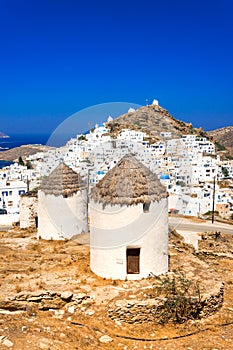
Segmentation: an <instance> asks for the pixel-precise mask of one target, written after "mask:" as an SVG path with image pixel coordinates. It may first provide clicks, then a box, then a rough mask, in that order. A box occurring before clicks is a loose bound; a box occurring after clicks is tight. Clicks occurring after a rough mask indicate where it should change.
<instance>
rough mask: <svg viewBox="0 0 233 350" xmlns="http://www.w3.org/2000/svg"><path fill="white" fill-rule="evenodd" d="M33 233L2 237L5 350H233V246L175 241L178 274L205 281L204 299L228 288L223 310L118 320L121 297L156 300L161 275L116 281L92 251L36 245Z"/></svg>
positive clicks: (0, 327)
mask: <svg viewBox="0 0 233 350" xmlns="http://www.w3.org/2000/svg"><path fill="white" fill-rule="evenodd" d="M35 234H36V233H35V232H34V231H33V230H20V229H18V228H14V229H12V230H10V231H8V232H1V233H0V284H1V295H0V349H13V350H14V349H18V350H21V349H22V350H26V349H30V350H38V349H47V350H48V349H50V350H57V349H59V350H71V349H72V350H73V349H84V350H85V349H109V348H111V349H113V350H115V349H124V350H128V349H139V350H141V349H164V350H165V349H169V350H170V349H171V350H173V349H186V350H191V349H193V350H195V349H203V350H204V349H205V350H210V349H212V350H214V349H218V350H220V349H222V350H223V349H224V350H225V349H232V347H233V269H232V267H233V244H232V243H233V241H232V236H230V235H226V236H223V235H220V236H219V235H217V236H216V235H215V233H212V234H204V235H203V237H202V240H201V241H200V249H199V252H198V254H197V253H195V251H194V249H193V248H192V247H191V246H188V245H186V244H185V243H184V242H183V240H182V238H181V237H180V236H179V235H178V234H175V233H174V234H171V236H170V269H171V270H174V269H175V270H180V271H183V272H185V273H186V275H187V276H188V277H189V278H191V279H192V280H196V281H198V283H200V288H201V294H202V295H204V294H205V293H208V292H213V291H214V290H215V289H218V288H219V285H220V284H221V282H224V283H225V289H224V303H223V306H222V307H221V308H220V309H219V310H218V311H217V312H216V313H214V314H212V315H211V316H209V317H205V318H202V319H199V320H191V321H187V322H185V323H183V324H177V325H174V324H167V325H161V324H157V323H156V322H149V323H148V322H146V321H145V322H142V323H138V324H130V323H124V322H119V321H114V320H112V319H111V318H110V317H109V313H108V311H109V308H110V307H112V305H113V304H114V303H115V302H117V301H119V300H121V301H122V300H132V301H136V300H138V299H139V298H140V299H144V300H146V299H147V298H148V297H151V292H152V285H153V284H154V282H155V279H154V278H150V279H143V280H142V281H139V282H136V281H112V280H105V279H101V278H99V277H97V276H95V275H94V274H93V273H92V272H91V271H90V267H89V247H88V246H87V245H81V244H79V243H78V242H77V241H67V242H64V241H62V242H55V241H43V240H36V238H35Z"/></svg>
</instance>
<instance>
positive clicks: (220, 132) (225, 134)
mask: <svg viewBox="0 0 233 350" xmlns="http://www.w3.org/2000/svg"><path fill="white" fill-rule="evenodd" d="M207 134H208V136H209V137H211V138H212V139H213V140H214V141H215V142H218V143H220V144H221V145H223V146H224V147H226V148H230V149H232V151H233V126H227V127H225V128H221V129H216V130H212V131H209V132H207Z"/></svg>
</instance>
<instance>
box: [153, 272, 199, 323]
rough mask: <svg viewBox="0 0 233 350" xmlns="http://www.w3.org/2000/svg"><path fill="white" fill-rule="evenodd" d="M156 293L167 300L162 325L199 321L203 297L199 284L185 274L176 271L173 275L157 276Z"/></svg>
mask: <svg viewBox="0 0 233 350" xmlns="http://www.w3.org/2000/svg"><path fill="white" fill-rule="evenodd" d="M156 280H157V283H155V284H154V285H153V288H154V293H155V295H156V296H157V297H158V296H159V297H163V298H165V300H166V301H165V310H164V311H163V312H162V314H161V317H160V321H159V322H160V323H167V322H174V323H183V322H185V321H187V320H188V319H197V318H199V316H200V312H201V309H202V307H201V295H200V287H199V284H198V283H194V282H193V281H191V280H190V279H188V278H187V277H186V275H185V273H184V272H182V271H174V273H173V274H172V275H165V276H163V275H162V276H157V277H156Z"/></svg>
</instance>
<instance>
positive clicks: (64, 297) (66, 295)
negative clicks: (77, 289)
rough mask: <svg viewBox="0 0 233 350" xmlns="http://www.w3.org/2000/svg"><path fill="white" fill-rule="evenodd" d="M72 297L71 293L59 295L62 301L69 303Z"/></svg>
mask: <svg viewBox="0 0 233 350" xmlns="http://www.w3.org/2000/svg"><path fill="white" fill-rule="evenodd" d="M72 297H73V293H71V292H68V291H67V292H63V293H61V298H62V300H65V301H70V300H71V299H72Z"/></svg>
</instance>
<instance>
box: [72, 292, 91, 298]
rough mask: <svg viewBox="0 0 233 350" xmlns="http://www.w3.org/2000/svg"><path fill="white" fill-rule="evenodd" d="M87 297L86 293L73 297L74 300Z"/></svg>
mask: <svg viewBox="0 0 233 350" xmlns="http://www.w3.org/2000/svg"><path fill="white" fill-rule="evenodd" d="M87 297H88V295H87V294H86V293H78V294H76V295H75V297H74V298H75V299H85V298H87Z"/></svg>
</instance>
